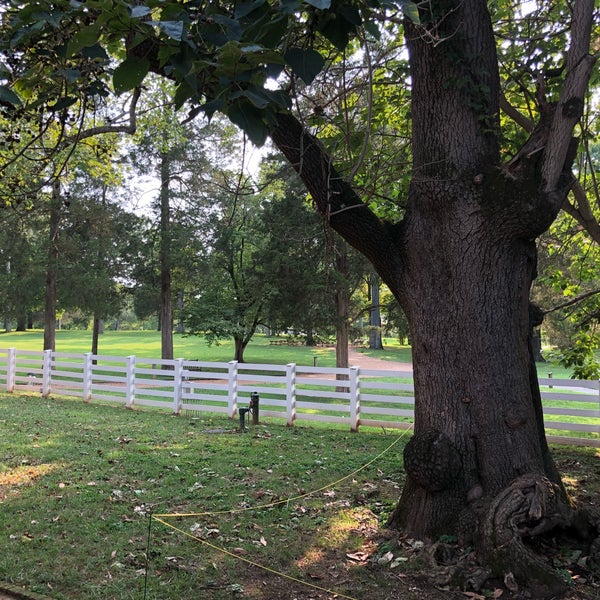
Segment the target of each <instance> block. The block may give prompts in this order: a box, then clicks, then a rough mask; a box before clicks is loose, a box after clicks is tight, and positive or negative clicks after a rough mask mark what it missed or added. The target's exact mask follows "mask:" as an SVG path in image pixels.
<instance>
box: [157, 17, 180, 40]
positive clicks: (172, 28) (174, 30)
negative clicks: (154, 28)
mask: <svg viewBox="0 0 600 600" xmlns="http://www.w3.org/2000/svg"><path fill="white" fill-rule="evenodd" d="M156 24H157V25H158V28H159V29H160V30H161V31H162V32H163V33H165V34H166V35H168V36H169V37H170V38H171V39H173V40H177V41H178V42H180V41H181V40H182V38H183V21H158V22H157V23H156Z"/></svg>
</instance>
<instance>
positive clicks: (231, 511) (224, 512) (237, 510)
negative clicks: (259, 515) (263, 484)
mask: <svg viewBox="0 0 600 600" xmlns="http://www.w3.org/2000/svg"><path fill="white" fill-rule="evenodd" d="M410 430H411V429H405V430H404V432H403V433H402V435H400V436H398V438H396V440H395V441H393V442H392V443H391V444H390V445H389V446H388V447H387V448H386V449H385V450H383V451H382V452H380V453H379V454H378V455H377V456H376V457H375V458H373V459H372V460H370V461H369V462H368V463H366V464H364V465H363V466H362V467H359V468H358V469H356V470H355V471H352V473H350V474H348V475H346V476H344V477H342V478H340V479H338V480H337V481H334V482H333V483H329V484H327V485H324V486H323V487H320V488H319V489H316V490H312V491H311V492H306V493H305V494H301V495H299V496H293V497H291V498H287V499H286V500H277V501H276V502H271V503H269V504H262V505H259V506H247V507H244V508H234V509H229V510H217V511H213V512H210V511H208V512H200V513H164V514H160V513H159V514H155V515H153V517H161V518H163V519H166V518H169V517H173V518H180V517H206V516H212V515H227V514H231V515H234V514H238V513H243V512H247V511H250V510H262V509H265V508H273V507H274V506H279V505H281V504H289V503H290V502H295V501H297V500H301V499H302V498H306V497H308V496H313V495H314V494H318V493H319V492H322V491H323V490H328V489H330V488H332V487H335V486H337V485H339V484H340V483H342V482H343V481H346V479H350V477H354V476H355V475H356V474H357V473H360V472H361V471H364V470H365V469H366V468H367V467H370V466H371V465H372V464H373V463H374V462H375V461H377V460H379V459H380V458H381V457H382V456H383V455H384V454H386V453H387V452H389V451H390V450H391V449H392V448H393V447H394V446H395V445H396V444H397V443H398V442H400V440H402V438H404V436H405V435H406V434H407V433H408V432H409V431H410Z"/></svg>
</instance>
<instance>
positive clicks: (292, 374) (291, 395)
mask: <svg viewBox="0 0 600 600" xmlns="http://www.w3.org/2000/svg"><path fill="white" fill-rule="evenodd" d="M285 406H286V417H287V425H288V427H293V426H294V420H295V419H296V364H295V363H289V364H287V365H286V366H285Z"/></svg>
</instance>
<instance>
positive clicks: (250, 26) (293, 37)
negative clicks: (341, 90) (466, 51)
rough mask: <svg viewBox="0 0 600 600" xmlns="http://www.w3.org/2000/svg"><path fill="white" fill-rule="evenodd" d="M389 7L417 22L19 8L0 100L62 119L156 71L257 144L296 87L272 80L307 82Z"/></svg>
mask: <svg viewBox="0 0 600 600" xmlns="http://www.w3.org/2000/svg"><path fill="white" fill-rule="evenodd" d="M384 9H387V10H392V11H395V12H399V11H402V10H404V11H406V13H407V14H409V15H410V16H411V17H412V18H415V19H416V18H417V12H416V8H415V5H414V4H413V3H412V2H408V1H406V0H402V1H401V2H400V3H398V4H396V3H393V2H384V3H370V4H368V5H367V4H364V5H357V7H356V8H354V7H351V6H349V5H347V4H345V3H343V2H341V1H333V2H331V1H330V0H324V1H318V0H316V1H315V0H310V1H308V2H301V1H300V0H286V1H285V2H281V3H278V2H269V1H268V0H258V1H257V0H254V1H252V2H243V3H237V4H223V3H217V2H212V3H210V4H208V5H205V6H202V8H201V7H200V4H199V3H196V2H190V3H187V4H186V5H185V6H182V4H181V3H180V2H176V1H175V0H167V1H162V0H161V1H158V0H149V1H148V2H145V3H139V2H125V1H123V0H118V1H116V2H108V1H106V0H91V1H88V2H77V1H73V2H68V3H67V2H60V3H58V5H57V3H49V2H37V3H29V4H27V5H25V6H24V7H21V6H20V5H17V4H16V3H15V4H14V5H13V6H11V7H9V8H8V9H7V10H6V12H5V13H4V14H3V17H2V20H3V24H2V32H1V33H2V35H1V39H0V44H1V50H2V52H3V54H4V55H5V56H6V57H7V61H6V63H5V64H3V65H2V68H1V70H0V78H1V79H2V85H1V86H0V102H1V103H2V104H3V105H5V106H7V105H8V106H12V107H21V108H22V109H23V108H25V107H31V108H35V107H37V106H42V105H46V106H48V105H51V104H52V101H51V99H54V102H55V105H54V110H55V111H59V110H60V109H62V108H66V107H67V106H68V105H69V104H70V103H74V102H75V101H77V100H83V99H88V101H89V100H90V99H93V101H97V100H98V99H99V98H102V97H106V96H108V95H109V94H110V93H112V92H114V93H115V94H117V95H120V94H123V93H125V92H128V91H131V90H133V89H134V88H136V87H138V86H140V85H142V83H143V81H144V79H145V77H146V76H147V75H148V73H150V72H159V73H160V74H161V75H165V76H167V77H169V78H171V79H173V80H174V81H175V82H176V84H177V91H176V97H175V100H176V103H177V105H178V106H179V107H181V106H183V105H184V104H188V105H189V107H190V117H193V116H195V115H196V114H198V113H199V112H201V111H204V112H205V113H207V114H208V115H211V114H213V113H214V112H215V111H221V112H223V113H225V114H227V115H228V116H229V117H230V119H231V120H232V121H233V122H234V123H236V124H237V125H239V126H241V127H242V128H243V129H244V130H245V131H246V132H247V133H248V135H249V136H250V138H251V139H252V141H253V142H254V143H256V144H258V145H260V144H262V143H264V141H265V139H266V137H267V135H268V131H269V129H270V128H271V127H272V126H273V124H274V119H275V114H276V113H277V112H278V111H280V110H285V109H288V108H289V107H290V105H291V100H290V95H289V93H288V91H289V87H288V89H287V90H286V89H275V88H276V87H277V86H275V85H274V81H275V80H277V78H279V77H280V75H281V74H282V73H284V72H286V73H287V75H288V76H289V77H291V80H292V82H293V81H294V80H295V79H299V80H301V81H302V82H304V83H305V84H309V83H311V82H312V81H313V80H314V78H315V77H316V76H317V74H318V73H319V72H320V71H321V70H322V68H323V66H324V65H325V62H326V57H327V55H328V53H329V52H330V49H337V50H338V51H341V50H343V49H344V48H345V47H346V46H347V45H348V44H349V43H350V41H351V40H352V39H353V38H354V37H355V36H356V35H357V32H358V31H359V29H360V28H362V27H363V26H364V27H365V28H366V29H367V30H368V31H369V32H370V33H371V34H377V33H378V28H377V26H376V25H375V23H376V19H375V18H374V17H375V16H376V13H375V12H374V11H382V10H384ZM58 99H60V100H58Z"/></svg>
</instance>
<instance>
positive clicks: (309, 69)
mask: <svg viewBox="0 0 600 600" xmlns="http://www.w3.org/2000/svg"><path fill="white" fill-rule="evenodd" d="M284 58H285V62H286V63H287V64H288V65H289V66H290V67H291V68H292V70H293V71H294V73H295V74H296V75H298V77H300V79H302V81H304V83H306V84H309V83H312V81H313V80H314V78H315V77H316V76H317V75H318V74H319V73H320V72H321V70H322V69H323V66H324V65H325V59H324V58H323V57H322V56H321V55H320V54H319V53H318V52H317V51H316V50H312V49H308V50H303V49H302V48H290V49H289V50H288V51H287V52H286V53H285V55H284Z"/></svg>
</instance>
